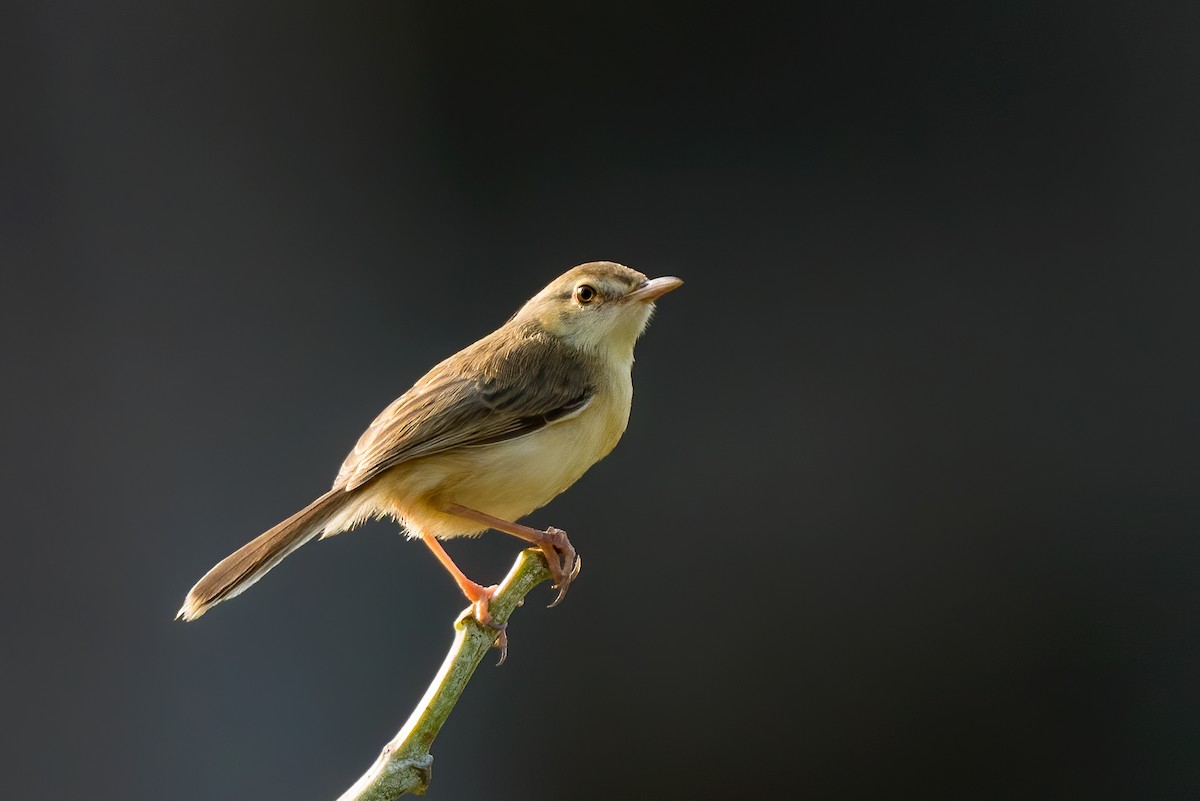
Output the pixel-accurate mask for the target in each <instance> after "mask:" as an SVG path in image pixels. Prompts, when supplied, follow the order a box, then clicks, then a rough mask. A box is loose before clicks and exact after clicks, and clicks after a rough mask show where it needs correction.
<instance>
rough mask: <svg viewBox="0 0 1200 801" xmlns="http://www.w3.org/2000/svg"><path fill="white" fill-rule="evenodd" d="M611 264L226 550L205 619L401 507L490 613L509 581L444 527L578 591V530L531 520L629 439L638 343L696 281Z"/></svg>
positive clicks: (402, 411) (436, 378) (596, 267)
mask: <svg viewBox="0 0 1200 801" xmlns="http://www.w3.org/2000/svg"><path fill="white" fill-rule="evenodd" d="M682 284H683V281H681V280H680V279H679V278H676V277H674V276H664V277H661V278H654V279H650V278H648V277H647V276H646V275H645V274H643V273H641V272H638V271H637V270H634V269H631V268H629V267H626V266H623V265H621V264H617V263H615V262H610V261H596V262H589V263H587V264H580V265H578V266H576V267H573V268H572V269H570V270H568V271H567V272H565V273H563V274H562V275H561V276H559V277H558V278H556V279H555V280H554V281H552V282H550V283H549V284H548V285H547V286H546V287H545V288H544V289H542V290H541V291H540V292H538V293H537V294H536V295H534V296H533V297H532V298H530V299H529V301H528V302H526V303H525V304H524V305H523V306H522V307H521V308H520V309H519V310H518V311H517V312H516V313H515V314H514V315H512V317H510V318H509V319H508V321H507V322H505V323H504V324H503V325H502V326H500V328H498V329H496V330H495V331H493V332H492V333H491V334H488V335H487V336H484V337H483V338H482V339H479V340H478V341H476V342H475V343H473V344H471V345H469V346H468V347H466V348H464V349H463V350H461V351H459V352H458V353H455V354H454V355H453V356H450V357H449V358H448V359H446V360H444V361H442V362H441V363H439V364H437V365H436V366H435V367H433V369H431V370H430V371H429V372H428V373H426V374H425V375H424V376H422V377H421V378H420V379H418V380H417V382H416V383H415V384H413V385H412V387H411V388H410V389H409V390H408V391H406V392H405V393H404V394H403V395H401V396H400V397H399V398H397V399H396V400H395V401H393V402H392V403H391V404H390V405H388V406H387V408H385V409H384V410H383V411H382V412H381V413H380V414H379V416H377V417H376V418H375V420H374V421H373V422H372V423H371V424H370V426H368V427H367V430H366V431H365V432H363V434H362V436H361V437H360V438H359V439H358V442H357V444H356V445H355V446H354V449H353V450H352V451H351V452H350V454H349V455H348V456H347V457H346V459H345V461H344V462H343V463H342V466H341V469H340V470H339V472H338V474H337V478H336V479H335V480H334V482H333V486H332V488H330V490H329V491H328V492H326V493H324V494H323V495H321V496H320V497H318V498H317V499H316V500H314V501H313V502H312V503H310V504H309V505H308V506H306V507H304V508H303V509H301V510H300V511H298V512H296V513H295V514H293V515H292V516H290V517H288V518H287V519H285V520H283V521H282V522H280V523H279V524H277V525H275V526H274V527H272V528H270V529H268V530H267V531H266V532H264V533H263V534H261V535H259V536H258V537H256V538H255V539H253V540H251V541H250V542H248V543H246V544H245V545H243V546H242V547H241V548H239V549H238V550H236V551H234V552H233V553H232V554H230V555H229V556H227V557H225V558H224V559H222V560H221V561H220V562H218V563H217V564H216V566H214V567H213V568H212V569H211V570H209V571H208V572H207V573H206V574H205V575H204V576H203V577H202V578H201V579H200V580H199V581H198V582H196V584H195V586H193V587H192V588H191V590H190V591H189V592H188V593H187V596H186V598H185V600H184V603H183V606H182V607H181V608H180V610H179V612H178V614H177V615H176V619H177V620H178V619H183V620H185V621H191V620H196V619H197V618H199V617H200V616H201V615H203V614H204V613H205V612H207V611H208V610H209V609H211V608H212V607H213V606H215V605H217V604H219V603H221V602H222V601H227V600H229V599H230V598H233V597H235V596H237V595H240V594H241V593H243V592H245V591H246V590H247V589H249V588H250V587H251V586H252V585H253V584H254V583H255V582H257V581H258V580H259V579H261V578H262V577H263V576H264V575H266V573H267V572H268V571H270V570H271V569H272V568H274V567H275V566H276V565H277V564H279V563H280V562H281V561H282V560H283V559H284V558H285V557H286V556H288V555H289V554H291V553H292V552H293V551H295V550H296V549H297V548H299V547H300V546H302V545H304V544H305V543H307V542H309V541H311V540H313V539H314V538H317V537H320V538H321V539H324V538H327V537H331V536H333V535H335V534H338V533H340V532H343V531H347V530H350V529H353V528H354V527H356V526H357V525H359V524H360V523H362V522H364V521H365V520H368V519H371V518H384V517H391V518H394V519H395V520H396V521H397V522H398V523H400V525H401V526H402V527H403V529H404V531H405V533H406V535H407V536H408V537H409V538H410V539H419V540H420V541H421V542H423V543H424V544H425V545H426V546H428V548H429V549H430V550H431V551H432V552H433V554H434V556H435V557H436V558H437V560H438V561H439V562H440V563H441V564H442V566H443V567H444V568H445V569H446V570H447V571H448V572H449V573H450V575H451V577H452V578H453V579H454V581H455V583H456V584H457V585H458V588H459V589H460V590H461V592H462V593H463V595H464V596H465V597H466V599H467V600H468V602H469V603H470V607H469V611H470V613H471V614H473V616H474V617H475V619H476V620H478V621H479V622H480V623H481V624H482V625H485V626H490V627H492V628H495V629H497V630H498V631H499V639H498V640H497V644H498V645H500V646H504V645H506V643H507V639H506V638H505V636H504V632H503V627H501V626H496V625H495V623H494V621H493V620H492V617H491V615H490V613H489V610H488V605H489V601H490V600H491V598H492V596H493V595H494V594H495V592H496V589H497V587H496V585H491V586H483V585H481V584H478V583H476V582H474V581H472V580H471V579H469V578H468V577H467V576H466V575H465V574H464V573H463V571H462V570H461V569H459V567H458V566H457V565H456V564H455V563H454V561H453V560H452V559H451V558H450V555H449V554H448V553H446V550H445V549H444V548H443V547H442V545H441V542H440V541H441V540H447V539H451V538H453V537H462V536H477V535H479V534H482V533H483V532H484V531H486V530H488V529H493V530H496V531H500V532H503V533H506V534H510V535H513V536H515V537H517V538H519V539H521V540H525V541H527V542H529V543H532V544H533V545H534V546H536V547H537V548H539V549H540V550H541V551H542V552H543V554H544V555H545V557H546V561H547V565H548V567H549V570H550V575H551V579H552V580H553V585H554V588H555V589H557V590H558V595H557V597H556V598H555V599H554V601H553V602H552V603H551V604H550V606H556V605H557V604H558V603H559V602H561V601H562V600H563V597H564V595H565V594H566V592H567V588H568V587H570V585H571V582H572V581H574V579H575V578H576V577H577V576H578V574H579V570H580V567H581V566H582V560H581V558H580V557H579V555H578V552H577V551H576V549H575V547H574V546H573V545H572V544H571V541H570V539H569V538H568V537H567V535H566V532H564V531H563V530H562V529H558V528H554V527H553V526H550V527H547V528H545V529H536V528H533V527H530V526H527V525H523V524H521V523H519V522H517V521H518V520H520V519H521V518H522V517H524V516H526V515H528V514H529V513H531V512H533V511H534V510H536V509H538V508H540V507H542V506H544V505H546V504H547V503H549V502H550V501H551V500H552V499H553V498H555V497H556V496H558V495H559V494H560V493H562V492H563V491H564V490H566V489H567V488H568V487H570V486H571V485H572V484H574V483H575V482H576V481H577V480H578V479H579V478H580V477H581V476H582V475H583V474H584V473H585V472H586V471H587V470H588V469H589V468H590V467H591V466H592V465H593V464H595V463H596V462H598V461H599V460H600V459H602V458H604V457H605V456H606V455H608V454H609V452H611V451H612V449H613V448H614V447H615V446H616V444H617V442H618V440H620V438H621V435H622V434H623V433H624V432H625V428H626V425H627V424H628V421H629V413H630V405H631V403H632V400H633V382H632V374H631V371H632V366H633V350H634V344H635V343H636V342H637V340H638V338H639V337H640V336H641V335H642V333H643V332H644V331H645V330H646V327H647V325H648V324H649V322H650V318H651V317H652V315H653V313H654V310H655V301H657V300H658V299H659V298H660V297H662V296H663V295H665V294H666V293H668V292H671V291H672V290H674V289H677V288H678V287H680V286H682Z"/></svg>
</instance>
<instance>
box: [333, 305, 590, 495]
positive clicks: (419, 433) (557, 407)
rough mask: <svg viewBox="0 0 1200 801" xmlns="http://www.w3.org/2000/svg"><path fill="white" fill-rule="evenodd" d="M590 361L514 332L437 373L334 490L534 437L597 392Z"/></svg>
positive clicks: (368, 437) (389, 411) (382, 418)
mask: <svg viewBox="0 0 1200 801" xmlns="http://www.w3.org/2000/svg"><path fill="white" fill-rule="evenodd" d="M594 375H595V370H594V367H593V366H592V365H591V364H590V363H589V357H587V356H585V355H584V354H582V353H579V352H578V351H575V350H573V349H570V348H569V347H568V346H566V345H563V344H562V343H561V342H559V341H558V340H557V339H555V338H553V337H549V336H546V335H545V334H543V333H541V332H539V331H537V330H526V331H524V332H522V333H521V335H519V336H514V332H513V331H511V330H508V329H507V327H505V328H502V329H500V330H499V331H497V332H495V333H494V334H491V335H490V336H488V337H485V338H484V339H481V340H480V341H478V342H476V343H475V344H474V345H471V346H470V347H469V348H467V349H465V350H462V351H460V352H459V353H457V354H455V355H454V356H451V357H450V358H449V359H447V360H446V361H444V362H442V363H441V364H439V365H437V366H436V367H434V368H433V369H432V370H430V371H429V373H427V374H426V375H425V376H424V377H422V378H421V379H420V380H419V381H417V383H416V384H414V385H413V388H412V389H410V390H409V391H408V392H406V393H404V394H403V395H401V396H400V397H399V398H397V399H396V400H395V401H393V402H392V404H391V405H389V406H388V407H387V408H386V409H384V411H383V413H381V414H380V415H379V416H378V417H377V418H375V421H374V422H373V423H371V425H370V427H368V428H367V430H366V431H365V432H364V433H363V435H362V437H360V438H359V440H358V444H357V445H355V446H354V450H353V451H351V453H350V455H349V456H347V457H346V461H345V462H344V463H343V464H342V469H341V471H340V472H339V473H338V477H337V480H336V481H335V482H334V486H343V487H345V488H346V489H348V490H350V489H354V488H356V487H359V486H362V485H363V484H365V483H366V482H368V481H370V480H371V479H372V478H374V477H375V476H377V475H379V474H380V473H381V472H383V471H384V470H387V469H388V468H390V467H394V466H396V465H397V464H400V463H402V462H406V461H409V460H411V459H416V458H418V457H421V456H429V455H432V454H435V453H441V452H443V451H447V450H450V449H452V448H462V447H471V446H476V445H486V444H489V443H493V442H500V441H503V440H506V439H512V438H514V437H519V436H522V435H524V434H528V433H531V432H533V431H536V430H538V429H539V428H542V427H544V426H546V425H549V424H550V423H552V422H554V421H555V420H557V419H560V418H561V417H563V416H565V415H567V414H570V413H571V412H573V411H577V410H578V409H580V408H582V407H583V406H584V405H586V404H587V402H588V401H589V400H590V399H591V397H592V394H593V393H594V392H595V387H594V385H593V381H592V376H594Z"/></svg>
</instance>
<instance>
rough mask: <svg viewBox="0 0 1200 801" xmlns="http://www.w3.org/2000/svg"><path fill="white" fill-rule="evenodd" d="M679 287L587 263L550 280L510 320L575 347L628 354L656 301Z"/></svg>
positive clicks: (664, 280)
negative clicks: (532, 325) (534, 325)
mask: <svg viewBox="0 0 1200 801" xmlns="http://www.w3.org/2000/svg"><path fill="white" fill-rule="evenodd" d="M682 285H683V281H681V280H679V279H678V278H675V277H672V276H666V277H663V278H654V279H648V278H647V277H646V276H645V275H644V274H642V273H639V272H638V271H637V270H631V269H630V268H628V267H625V266H622V265H620V264H615V263H614V262H611V261H594V262H589V263H588V264H581V265H579V266H578V267H573V268H571V269H570V270H568V271H567V272H565V273H563V274H562V275H560V276H559V277H558V278H556V279H555V280H554V281H552V282H551V283H550V284H549V285H548V286H547V287H546V288H545V289H543V290H542V291H541V292H539V293H537V294H536V295H534V296H533V297H532V298H530V299H529V302H528V303H526V304H525V305H524V306H523V307H522V308H521V310H520V311H519V312H517V315H516V317H515V318H514V319H515V320H518V321H522V322H536V323H537V324H538V325H539V326H540V327H541V328H543V329H545V330H546V331H548V332H550V333H551V334H554V335H556V336H559V337H561V338H562V339H563V341H564V342H566V343H567V344H569V345H571V346H573V347H576V348H580V349H585V350H600V349H606V348H607V349H610V350H616V351H620V352H624V351H630V352H632V350H633V343H634V342H636V341H637V338H638V337H639V336H641V333H642V331H644V330H646V325H647V324H648V323H649V322H650V317H651V315H652V314H653V313H654V301H655V300H656V299H657V298H659V297H661V296H663V295H665V294H666V293H668V292H670V291H671V290H672V289H677V288H679V287H680V286H682Z"/></svg>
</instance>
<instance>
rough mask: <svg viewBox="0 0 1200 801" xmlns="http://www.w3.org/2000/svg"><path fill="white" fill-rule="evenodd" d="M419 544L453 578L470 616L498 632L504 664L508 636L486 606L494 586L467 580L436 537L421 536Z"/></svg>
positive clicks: (493, 592)
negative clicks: (469, 611)
mask: <svg viewBox="0 0 1200 801" xmlns="http://www.w3.org/2000/svg"><path fill="white" fill-rule="evenodd" d="M421 542H423V543H425V544H426V545H428V546H429V550H431V551H433V555H434V556H436V557H437V560H438V561H439V562H441V563H442V567H444V568H446V570H447V571H448V572H449V573H450V575H451V576H452V577H453V578H454V583H455V584H457V585H458V588H459V589H460V590H462V594H463V595H465V596H467V600H468V601H470V602H471V609H472V614H474V615H475V619H476V620H478V621H479V622H480V623H481V624H482V625H484V626H487V627H488V628H489V629H493V630H495V631H498V632H500V636H499V637H498V638H497V639H496V647H497V648H499V649H500V662H499V664H501V665H503V664H504V659H505V657H507V656H508V634H507V633H506V632H505V631H504V629H505V628H506V627H507V624H505V625H500V626H498V625H496V623H495V621H493V620H492V614H491V612H489V611H488V604H489V602H490V601H491V600H492V596H493V595H495V594H496V585H495V584H493V585H492V586H490V587H484V586H483V585H481V584H476V583H475V582H473V581H471V580H470V579H469V578H467V576H466V574H465V573H463V572H462V570H461V569H459V567H458V565H456V564H455V563H454V560H453V559H451V558H450V554H448V553H446V549H445V548H443V547H442V544H441V543H440V542H438V541H437V538H436V537H430V536H424V535H423V536H422V537H421Z"/></svg>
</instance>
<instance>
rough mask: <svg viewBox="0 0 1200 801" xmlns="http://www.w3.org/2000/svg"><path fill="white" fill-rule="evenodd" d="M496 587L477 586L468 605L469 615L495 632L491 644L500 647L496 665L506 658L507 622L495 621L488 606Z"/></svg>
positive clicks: (502, 662)
mask: <svg viewBox="0 0 1200 801" xmlns="http://www.w3.org/2000/svg"><path fill="white" fill-rule="evenodd" d="M498 589H499V586H498V585H496V584H493V585H492V586H490V587H479V590H478V592H477V593H476V597H475V598H474V600H472V601H471V607H470V614H471V617H473V618H475V620H476V622H478V623H479V625H481V626H483V627H484V628H486V629H491V630H492V631H494V632H496V641H495V642H494V643H493V644H492V647H493V648H499V649H500V661H499V662H497V663H496V667H499V666H500V665H503V664H504V660H505V659H508V631H507V629H508V623H507V622H504V623H497V622H496V621H495V619H494V618H493V617H492V613H491V611H490V610H489V608H488V606H489V604H490V603H491V600H492V596H494V595H495V594H496V591H497V590H498Z"/></svg>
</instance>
